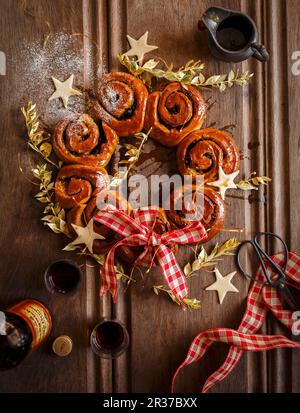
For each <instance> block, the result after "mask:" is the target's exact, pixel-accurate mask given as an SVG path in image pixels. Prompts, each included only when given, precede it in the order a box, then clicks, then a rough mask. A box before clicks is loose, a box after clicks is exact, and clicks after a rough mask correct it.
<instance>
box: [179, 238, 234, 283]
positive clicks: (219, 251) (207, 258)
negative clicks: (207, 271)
mask: <svg viewBox="0 0 300 413" xmlns="http://www.w3.org/2000/svg"><path fill="white" fill-rule="evenodd" d="M239 244H240V242H239V241H238V240H237V239H236V238H230V239H229V240H227V241H226V242H224V243H223V244H222V245H219V243H217V244H216V245H215V246H214V248H213V250H212V251H211V253H210V254H208V253H207V251H206V250H205V248H204V247H203V246H201V249H200V252H198V248H197V247H196V251H195V260H194V261H193V262H192V263H190V262H188V263H187V264H186V265H185V267H184V269H183V272H184V274H185V276H186V278H187V279H189V278H191V277H193V276H194V275H195V273H196V271H198V270H200V269H202V268H208V267H212V266H215V265H216V264H217V263H218V261H220V260H221V257H223V256H226V255H227V256H228V255H235V250H236V248H237V247H238V246H239Z"/></svg>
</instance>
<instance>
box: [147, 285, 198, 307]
mask: <svg viewBox="0 0 300 413" xmlns="http://www.w3.org/2000/svg"><path fill="white" fill-rule="evenodd" d="M152 288H153V291H154V293H155V294H156V295H159V293H164V294H167V296H168V297H169V298H170V299H171V300H172V301H173V302H174V303H175V304H178V305H183V306H184V307H185V308H187V309H189V310H199V308H200V307H201V304H200V301H199V300H197V299H196V298H184V299H183V300H182V302H179V300H178V299H177V298H176V296H175V295H174V294H173V293H172V291H171V290H169V289H167V288H165V287H164V286H162V285H154V286H153V287H152Z"/></svg>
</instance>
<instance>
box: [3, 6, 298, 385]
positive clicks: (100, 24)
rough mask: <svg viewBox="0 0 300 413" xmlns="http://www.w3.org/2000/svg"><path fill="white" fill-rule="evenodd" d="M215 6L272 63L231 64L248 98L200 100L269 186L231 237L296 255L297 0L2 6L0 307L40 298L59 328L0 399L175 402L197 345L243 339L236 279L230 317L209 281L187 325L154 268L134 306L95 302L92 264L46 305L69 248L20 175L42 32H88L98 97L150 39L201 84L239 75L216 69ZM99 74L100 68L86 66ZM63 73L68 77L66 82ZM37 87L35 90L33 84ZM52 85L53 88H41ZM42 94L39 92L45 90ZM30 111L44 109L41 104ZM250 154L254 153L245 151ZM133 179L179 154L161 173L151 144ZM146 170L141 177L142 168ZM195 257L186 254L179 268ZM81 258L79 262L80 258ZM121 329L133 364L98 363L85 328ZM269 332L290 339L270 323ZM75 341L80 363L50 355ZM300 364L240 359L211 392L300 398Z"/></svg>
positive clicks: (199, 280) (241, 212)
mask: <svg viewBox="0 0 300 413" xmlns="http://www.w3.org/2000/svg"><path fill="white" fill-rule="evenodd" d="M211 5H220V6H222V7H228V8H232V9H237V10H241V11H243V12H245V13H248V14H249V15H250V16H251V17H252V18H253V19H254V20H255V21H256V23H257V25H258V28H259V31H260V37H261V40H262V42H263V43H264V44H265V45H266V46H267V48H268V49H269V51H270V54H271V59H270V61H269V63H268V64H266V65H263V64H261V63H258V62H257V61H255V60H254V59H253V60H252V59H250V60H248V61H246V62H243V63H240V64H238V65H235V67H239V68H240V69H241V70H247V69H248V70H250V71H252V72H254V74H255V77H254V79H253V81H252V82H251V85H250V87H249V88H244V89H242V88H235V89H232V90H230V91H228V92H227V93H224V94H222V95H221V94H219V93H218V92H217V91H214V92H205V98H209V97H211V99H212V100H215V101H216V103H215V104H214V106H213V107H212V109H211V110H210V111H209V114H208V117H207V120H206V125H210V124H211V123H212V122H216V127H222V126H225V125H228V124H234V125H236V127H235V130H234V136H235V139H236V141H237V143H238V145H239V147H240V149H241V150H243V151H244V154H245V160H244V161H243V162H242V166H241V174H242V176H243V175H248V174H249V172H251V171H253V170H255V171H257V172H258V173H259V174H265V175H268V176H270V177H272V179H273V181H272V183H271V185H270V186H269V188H268V190H262V191H260V192H259V193H258V194H255V197H254V199H250V201H251V202H249V199H248V194H242V198H244V199H236V198H233V197H228V198H227V200H226V203H227V206H228V215H227V221H226V227H227V228H228V227H239V228H241V227H242V228H245V231H244V233H243V234H242V235H240V238H241V239H243V238H248V237H249V236H251V235H252V234H253V233H254V232H255V231H257V230H270V231H274V232H277V233H279V234H281V235H282V236H283V237H284V238H285V239H286V240H287V241H288V244H289V246H290V248H291V249H294V250H296V249H298V247H299V241H300V239H299V237H300V235H299V229H300V225H299V224H300V216H299V210H298V205H299V192H298V188H299V173H298V165H299V151H300V136H299V116H298V111H299V103H298V99H297V98H298V92H300V78H297V77H296V76H293V75H292V73H291V64H292V63H291V54H292V52H293V51H294V50H297V49H298V48H299V47H300V38H299V35H298V33H299V15H300V3H299V1H297V0H287V1H284V0H255V1H252V0H251V1H250V0H248V1H247V0H227V1H224V0H223V1H221V0H215V1H208V0H207V1H206V0H205V1H201V0H168V1H164V0H151V1H150V0H127V1H125V0H124V1H122V0H107V1H106V0H72V1H69V0H56V1H54V0H52V1H49V0H48V1H47V0H39V1H38V0H31V1H27V2H26V7H27V9H28V10H30V12H31V13H32V14H34V16H38V18H37V17H35V18H33V17H32V16H31V15H30V14H28V13H24V7H23V6H24V2H20V1H18V0H0V11H1V13H0V49H1V50H3V51H4V52H5V53H6V57H7V75H6V76H0V113H1V124H0V131H1V135H0V136H1V140H2V150H1V152H0V180H1V189H2V196H1V198H0V211H1V213H0V228H1V233H0V245H1V248H0V262H1V271H0V299H1V307H4V308H5V307H7V306H9V305H11V304H12V303H15V302H16V301H18V300H19V299H21V298H25V297H35V298H38V299H41V300H42V301H44V302H45V303H46V304H47V305H48V306H49V307H50V309H51V311H52V314H53V318H54V329H53V332H52V335H51V337H50V339H49V340H48V344H47V345H46V346H43V347H42V348H40V349H39V350H37V351H36V352H35V353H34V354H33V355H32V356H30V357H29V358H28V359H27V360H26V361H24V363H23V364H22V365H20V366H19V367H18V368H17V369H15V370H13V371H9V372H5V373H1V374H0V392H15V391H20V392H95V391H114V392H122V391H129V392H162V391H168V390H169V388H170V381H171V377H172V374H173V372H174V370H175V369H176V367H177V366H178V365H179V363H180V362H181V361H182V359H183V358H184V356H185V354H186V351H187V349H188V346H189V344H190V342H191V340H192V339H193V337H194V336H195V335H196V334H197V333H198V332H199V331H201V330H203V329H205V328H208V327H218V326H222V327H233V328H235V327H237V326H238V324H239V322H240V320H241V317H242V314H243V311H244V308H245V299H246V296H247V289H248V284H247V282H246V281H245V280H244V279H243V278H242V277H241V276H239V275H238V274H237V275H236V276H235V278H234V284H235V285H236V286H237V287H238V289H239V291H240V293H239V294H229V295H228V296H227V297H226V299H225V301H224V303H223V305H222V306H220V305H219V304H218V302H217V296H216V294H215V293H214V292H204V291H203V290H204V288H205V287H206V286H208V285H209V284H210V283H211V282H212V281H213V279H214V276H213V275H212V274H211V273H205V272H203V273H201V275H200V276H199V277H195V278H194V279H193V281H192V283H191V287H190V296H192V297H197V298H199V299H200V300H201V303H202V306H201V309H200V310H199V311H195V312H182V311H181V310H180V309H179V308H177V306H175V305H174V304H172V303H171V302H169V301H168V300H167V299H166V298H164V297H159V298H158V297H156V296H155V295H154V294H153V292H152V290H151V286H152V285H153V284H155V283H161V277H160V273H159V270H157V269H155V270H154V271H152V273H151V274H150V275H149V277H147V278H146V279H144V280H141V281H140V282H139V283H137V284H138V285H134V286H133V287H132V288H131V289H130V290H128V291H127V293H126V295H122V294H120V299H119V301H118V303H117V305H116V306H114V307H113V306H112V305H111V301H110V299H109V298H105V299H103V300H99V297H98V289H99V277H98V274H97V270H96V268H94V267H92V266H90V265H89V263H87V265H85V285H84V288H83V289H82V290H81V291H80V293H79V294H78V295H76V296H74V297H71V298H69V297H57V296H51V295H50V294H49V293H47V291H46V290H45V288H44V286H43V280H42V274H43V271H44V269H45V268H46V267H47V265H48V264H49V263H50V262H51V261H52V260H55V259H58V258H60V257H65V256H66V255H67V254H66V253H63V252H62V251H61V248H62V247H63V246H64V244H65V240H64V239H63V237H59V236H57V235H55V234H53V233H51V232H50V231H47V230H46V229H45V228H44V227H43V226H42V225H41V224H40V222H39V218H40V215H41V208H40V206H39V205H38V204H37V203H36V202H34V200H33V195H34V193H35V188H34V187H33V186H32V185H31V184H30V183H29V182H28V181H27V180H26V179H25V178H24V176H23V175H22V174H21V173H20V172H19V162H18V154H20V159H21V162H22V168H23V170H24V173H25V174H26V176H30V162H31V159H32V155H31V154H30V153H28V151H27V150H26V148H25V142H24V140H22V136H23V135H24V132H25V131H24V127H23V123H22V118H21V116H20V113H19V107H20V104H21V103H22V102H23V101H24V100H25V99H28V98H29V97H30V96H24V95H22V94H20V90H19V87H18V85H19V84H20V82H22V79H23V75H24V72H23V70H22V62H20V64H19V65H16V64H14V61H15V59H14V57H15V56H18V55H20V53H21V52H22V47H23V45H24V40H25V41H26V42H27V43H29V44H30V42H36V41H39V40H41V39H42V38H43V36H44V35H45V33H47V26H46V25H45V21H48V22H49V24H50V27H51V30H52V34H53V33H56V32H61V31H64V32H66V33H69V34H72V33H83V34H84V36H81V38H80V39H79V38H78V53H81V52H82V39H83V53H85V50H88V49H89V47H90V46H91V43H92V42H93V41H94V40H95V41H96V42H97V43H98V45H99V48H100V53H98V54H97V59H96V61H93V62H91V60H90V59H89V58H88V54H86V55H85V56H87V57H86V59H85V67H84V70H83V71H82V73H81V74H79V75H78V79H79V80H80V81H81V82H82V84H83V85H84V86H86V87H92V82H93V78H91V77H90V73H91V72H94V73H96V72H98V73H101V72H105V71H110V70H116V69H118V64H117V61H116V55H117V54H118V53H119V52H120V51H124V50H126V47H127V46H126V37H125V36H126V33H128V34H130V35H131V36H132V37H134V38H137V37H139V36H140V35H142V34H143V33H144V32H145V31H146V30H149V43H150V44H155V45H158V46H159V50H158V54H159V55H160V56H161V57H162V58H164V59H165V60H166V61H167V62H173V63H174V64H175V65H181V64H183V63H184V62H186V61H187V60H189V59H202V60H203V61H205V63H206V73H212V74H213V73H221V72H222V73H225V72H228V71H229V70H230V69H231V67H232V65H231V64H229V63H222V62H219V61H216V60H214V59H213V58H212V57H211V55H210V54H209V51H208V48H207V44H206V41H205V35H204V33H203V32H201V33H200V32H198V30H197V23H198V20H199V19H200V18H201V15H202V13H203V12H204V11H205V10H206V9H207V8H208V7H209V6H211ZM91 66H92V67H91ZM67 74H68V73H65V74H64V75H67ZM33 81H34V79H33ZM45 81H49V79H45ZM39 88H41V89H42V85H37V90H39ZM40 94H41V96H40V98H39V97H37V98H36V101H37V104H38V105H39V106H40V107H43V105H44V104H45V102H44V101H43V99H44V98H42V90H41V93H40ZM251 148H252V149H251ZM146 151H147V153H145V154H144V155H143V156H142V157H141V161H140V164H139V165H138V167H137V171H139V172H141V171H143V172H144V173H145V174H146V175H147V176H150V175H151V173H153V171H154V170H155V169H157V168H158V170H159V171H160V173H163V172H164V173H165V172H170V171H173V170H174V169H175V168H176V165H175V163H174V161H172V159H174V157H173V154H172V152H174V151H173V150H168V158H169V159H171V160H170V161H169V162H165V159H166V150H165V149H164V148H162V147H159V145H158V144H154V143H152V142H149V143H148V144H147V148H146ZM145 162H147V165H148V166H147V168H145ZM229 237H230V233H225V232H224V233H221V235H219V236H218V237H217V238H216V239H215V240H214V242H215V241H225V240H226V239H227V238H229ZM188 258H189V252H188V249H186V248H183V249H182V250H181V252H180V254H179V257H178V259H179V262H180V263H181V264H184V263H185V262H186V260H187V259H188ZM74 259H76V257H74ZM219 268H220V270H221V272H223V273H228V272H230V271H233V270H234V269H235V264H234V260H233V259H230V258H228V259H226V260H224V262H222V264H220V267H219ZM112 315H114V316H116V317H118V318H120V319H122V320H123V321H124V322H125V323H126V325H127V326H128V329H129V332H130V336H131V346H130V349H129V351H128V352H127V353H126V354H125V355H124V356H122V357H121V358H119V359H118V360H116V361H113V362H112V361H107V360H99V359H98V358H96V357H94V356H93V354H92V353H91V350H90V349H89V347H88V337H89V330H90V328H91V327H92V326H93V325H94V324H95V323H96V322H97V321H98V320H99V319H100V318H101V317H103V316H112ZM264 331H267V332H269V333H274V332H284V333H285V331H283V330H282V329H281V327H279V326H278V324H277V322H276V321H275V320H273V319H271V318H270V319H269V320H268V323H267V325H266V326H264ZM60 334H68V335H70V336H71V337H72V339H73V341H74V350H73V352H72V354H71V355H70V356H69V357H67V358H64V359H60V358H57V357H55V356H54V355H53V354H51V351H50V347H51V342H52V340H53V338H54V337H55V336H57V335H60ZM226 350H227V348H226V347H225V346H222V345H220V346H219V345H216V346H215V347H213V348H212V349H211V350H210V352H209V355H207V356H205V357H204V359H203V360H202V361H201V363H199V364H197V365H193V366H191V367H188V368H187V369H186V370H185V371H184V372H183V373H182V374H181V375H180V376H179V378H178V381H177V384H176V390H177V391H181V392H184V391H189V392H192V391H199V389H200V387H201V385H202V384H203V383H204V380H205V379H206V378H207V376H208V374H210V373H211V372H213V371H214V370H215V369H216V368H217V367H218V366H219V365H220V364H221V363H222V361H223V359H224V356H225V354H226ZM299 368H300V354H299V352H297V351H296V350H295V351H292V350H275V351H272V352H269V353H268V354H266V353H264V354H246V355H244V357H243V358H242V360H241V362H240V363H239V365H238V367H237V368H236V369H235V370H234V372H233V373H232V374H231V376H230V377H229V378H227V379H226V380H225V381H224V382H222V383H221V384H219V385H218V386H216V387H215V389H214V391H216V392H298V391H300V377H299Z"/></svg>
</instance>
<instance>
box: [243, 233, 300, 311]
mask: <svg viewBox="0 0 300 413" xmlns="http://www.w3.org/2000/svg"><path fill="white" fill-rule="evenodd" d="M262 237H266V238H269V239H271V238H275V239H277V240H279V241H280V242H281V244H282V246H283V253H284V261H283V265H282V267H279V266H278V265H277V264H276V262H275V261H274V260H272V258H271V257H270V255H269V254H268V253H267V252H266V251H265V250H264V249H263V247H262V246H261V243H260V240H261V238H262ZM247 245H250V246H251V247H252V248H253V250H254V252H255V253H256V255H257V257H258V259H259V262H260V265H261V269H262V271H263V273H264V276H265V278H266V281H265V282H266V283H267V284H269V285H270V286H271V287H274V288H278V289H279V291H280V293H281V296H282V298H283V299H284V301H285V302H286V303H287V304H288V306H289V307H290V309H291V310H293V311H295V310H297V309H298V305H297V303H296V301H295V299H294V297H293V294H292V293H291V290H290V289H289V287H288V286H287V285H286V275H285V271H286V266H287V262H288V247H287V244H286V243H285V242H284V241H283V239H282V238H281V237H280V236H279V235H277V234H273V233H272V232H258V233H257V234H256V235H255V236H254V238H253V239H252V240H246V241H244V242H242V243H241V244H240V245H239V247H238V250H237V255H236V257H237V266H238V268H239V270H240V272H241V273H242V274H243V275H244V276H246V277H248V278H251V279H254V280H255V281H258V280H257V279H256V278H255V277H253V276H251V275H249V274H248V273H247V272H246V271H245V270H244V268H243V266H242V264H241V251H242V250H243V249H244V248H245V247H246V246H247ZM266 263H268V264H269V265H270V266H271V267H272V269H273V272H274V273H275V274H276V277H275V278H274V280H272V278H271V277H270V275H269V273H270V271H268V269H267V268H266Z"/></svg>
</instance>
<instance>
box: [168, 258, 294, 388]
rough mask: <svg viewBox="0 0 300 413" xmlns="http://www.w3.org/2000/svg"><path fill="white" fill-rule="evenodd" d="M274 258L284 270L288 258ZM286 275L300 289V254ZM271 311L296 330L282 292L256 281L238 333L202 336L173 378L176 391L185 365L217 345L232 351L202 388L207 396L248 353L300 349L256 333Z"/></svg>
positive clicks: (219, 331)
mask: <svg viewBox="0 0 300 413" xmlns="http://www.w3.org/2000/svg"><path fill="white" fill-rule="evenodd" d="M272 259H273V260H274V261H275V262H276V264H277V265H278V266H280V267H281V266H282V265H283V262H284V255H283V254H278V255H276V256H273V257H272ZM268 271H269V275H270V276H272V269H271V268H269V267H268ZM285 275H286V277H287V279H288V282H287V283H288V284H290V285H293V286H294V287H296V288H298V289H300V254H299V253H295V252H289V254H288V263H287V268H286V272H285ZM257 279H259V280H264V276H263V274H262V270H261V269H260V268H259V269H258V273H257ZM268 310H270V311H272V313H273V314H274V316H275V317H276V318H277V319H278V320H279V321H280V322H281V323H282V324H284V325H285V326H286V327H287V328H288V329H289V330H292V325H293V322H294V320H293V312H292V311H290V310H285V309H283V307H282V303H281V297H280V296H279V293H278V290H277V289H275V288H272V287H271V286H269V285H265V284H263V283H261V282H257V281H254V282H253V283H252V286H251V288H250V291H249V294H248V299H247V308H246V311H245V314H244V316H243V319H242V321H241V324H240V326H239V328H238V330H232V329H229V328H214V329H209V330H206V331H203V332H201V333H199V334H198V335H197V336H196V337H195V338H194V340H193V342H192V344H191V346H190V348H189V350H188V353H187V356H186V358H185V360H184V361H183V363H182V364H181V365H180V366H179V367H178V369H177V370H176V372H175V374H174V376H173V380H172V389H171V390H172V392H173V391H174V387H175V380H176V377H177V375H178V374H179V372H180V371H181V370H182V369H183V368H184V367H185V366H187V365H189V364H191V363H195V362H196V361H199V360H200V359H201V358H202V357H203V356H204V354H205V353H206V352H207V351H208V349H209V348H210V346H211V345H212V344H213V343H215V342H222V343H227V344H229V345H230V349H229V352H228V355H227V357H226V360H225V361H224V363H223V364H222V366H221V367H220V368H219V369H218V370H217V371H215V372H214V373H213V374H212V375H211V376H210V377H209V378H208V379H207V380H206V382H205V384H204V386H203V389H202V392H203V393H206V392H208V391H209V390H210V389H211V388H212V387H213V386H215V385H216V384H217V383H220V382H221V381H222V380H224V379H225V378H226V377H227V376H228V375H229V374H230V373H231V372H232V370H233V368H234V367H235V366H236V365H237V363H238V361H239V360H240V358H241V356H242V355H243V353H244V352H245V351H265V350H272V349H275V348H281V347H286V348H300V342H298V341H292V340H290V339H288V338H287V337H285V336H282V335H276V336H271V335H263V334H256V333H257V331H258V330H259V329H260V327H261V326H262V324H263V323H264V321H265V318H266V315H267V312H268Z"/></svg>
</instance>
